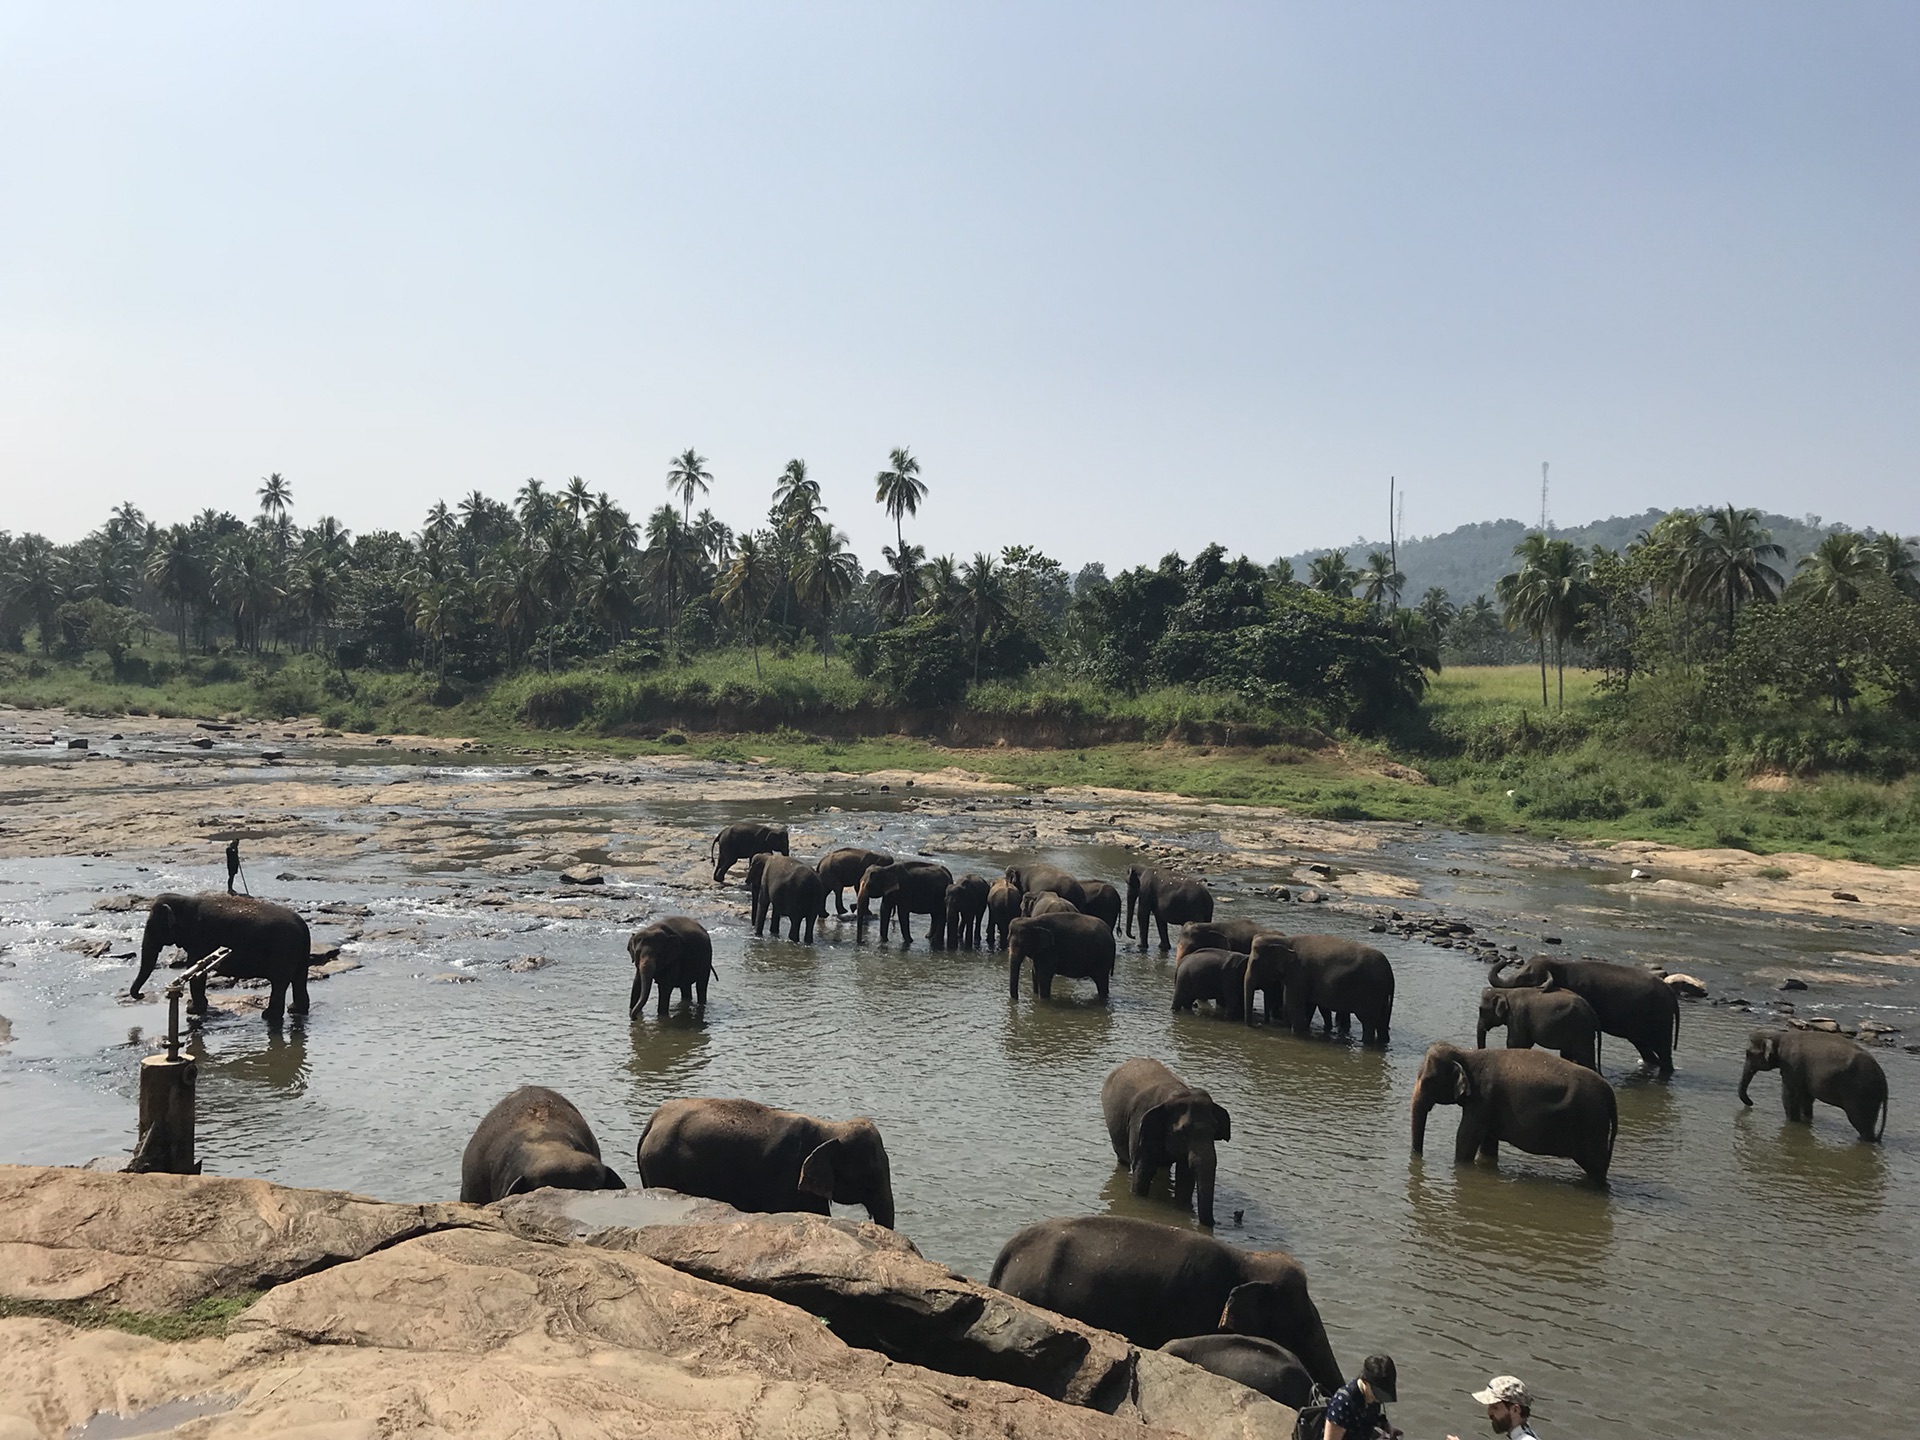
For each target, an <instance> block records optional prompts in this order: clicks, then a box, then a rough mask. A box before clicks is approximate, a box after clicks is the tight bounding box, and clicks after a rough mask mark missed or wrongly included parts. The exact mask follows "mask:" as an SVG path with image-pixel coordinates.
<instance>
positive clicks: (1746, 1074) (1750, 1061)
mask: <svg viewBox="0 0 1920 1440" xmlns="http://www.w3.org/2000/svg"><path fill="white" fill-rule="evenodd" d="M1759 1073H1760V1064H1759V1062H1758V1061H1757V1060H1755V1059H1754V1058H1753V1057H1752V1056H1751V1055H1749V1056H1748V1057H1747V1063H1746V1064H1745V1065H1743V1066H1742V1067H1741V1068H1740V1103H1741V1104H1742V1105H1751V1104H1753V1101H1752V1100H1751V1099H1749V1098H1748V1096H1747V1086H1749V1085H1751V1084H1752V1083H1753V1077H1754V1076H1756V1075H1758V1074H1759Z"/></svg>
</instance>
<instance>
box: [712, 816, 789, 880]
mask: <svg viewBox="0 0 1920 1440" xmlns="http://www.w3.org/2000/svg"><path fill="white" fill-rule="evenodd" d="M707 853H708V854H709V855H711V856H712V857H713V883H714V884H716V885H724V884H725V883H726V880H727V871H729V870H731V869H732V868H733V862H734V861H736V860H751V859H752V858H753V857H754V856H756V855H785V854H786V853H787V827H786V826H784V825H753V824H747V823H745V822H742V823H741V824H738V825H728V826H726V827H725V828H724V829H722V830H721V831H720V833H719V834H717V835H715V836H714V837H713V839H712V840H710V841H708V842H707Z"/></svg>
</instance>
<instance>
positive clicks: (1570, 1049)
mask: <svg viewBox="0 0 1920 1440" xmlns="http://www.w3.org/2000/svg"><path fill="white" fill-rule="evenodd" d="M1502 1026H1505V1027H1506V1031H1507V1048H1508V1049H1509V1050H1528V1049H1531V1048H1532V1047H1533V1046H1535V1045H1540V1046H1544V1047H1545V1048H1546V1049H1548V1050H1557V1051H1559V1052H1560V1058H1561V1059H1562V1060H1571V1061H1572V1062H1573V1063H1574V1064H1576V1065H1584V1066H1586V1067H1587V1068H1588V1069H1589V1070H1598V1069H1599V1068H1600V1017H1599V1016H1597V1015H1595V1014H1594V1013H1593V1007H1592V1006H1591V1005H1589V1004H1587V1002H1586V1001H1584V1000H1582V999H1581V998H1580V997H1579V996H1578V995H1576V994H1574V993H1573V992H1572V991H1571V990H1524V989H1516V990H1497V989H1495V988H1494V987H1493V986H1491V985H1489V986H1488V987H1487V988H1486V989H1484V990H1482V991H1481V992H1480V1030H1479V1035H1478V1038H1477V1039H1475V1041H1474V1044H1475V1045H1476V1046H1477V1047H1478V1048H1479V1049H1482V1050H1484V1049H1486V1048H1487V1032H1488V1031H1489V1030H1498V1029H1500V1028H1501V1027H1502Z"/></svg>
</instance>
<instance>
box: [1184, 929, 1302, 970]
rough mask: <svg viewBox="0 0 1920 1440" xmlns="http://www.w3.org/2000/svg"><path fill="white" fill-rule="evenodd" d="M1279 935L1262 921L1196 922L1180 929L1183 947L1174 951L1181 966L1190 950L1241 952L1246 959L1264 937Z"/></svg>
mask: <svg viewBox="0 0 1920 1440" xmlns="http://www.w3.org/2000/svg"><path fill="white" fill-rule="evenodd" d="M1279 933H1280V932H1279V931H1278V930H1275V929H1274V928H1273V927H1272V926H1270V925H1262V924H1261V923H1260V922H1259V921H1258V920H1193V921H1189V922H1188V923H1187V924H1185V925H1182V926H1181V927H1180V943H1179V944H1178V945H1177V946H1175V947H1174V951H1173V958H1174V961H1175V963H1176V964H1177V963H1178V962H1179V960H1180V957H1181V956H1183V955H1185V954H1186V953H1187V952H1188V951H1189V950H1237V951H1239V952H1240V953H1241V954H1242V955H1245V954H1247V953H1249V952H1250V951H1251V950H1252V949H1253V942H1254V941H1256V940H1258V939H1259V938H1260V937H1261V936H1262V935H1278V934H1279Z"/></svg>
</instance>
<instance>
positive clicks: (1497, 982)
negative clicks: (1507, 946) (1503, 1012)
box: [1487, 960, 1520, 990]
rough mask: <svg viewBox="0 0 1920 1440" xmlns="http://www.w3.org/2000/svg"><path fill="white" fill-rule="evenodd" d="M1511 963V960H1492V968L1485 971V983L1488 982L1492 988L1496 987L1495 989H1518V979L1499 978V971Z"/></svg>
mask: <svg viewBox="0 0 1920 1440" xmlns="http://www.w3.org/2000/svg"><path fill="white" fill-rule="evenodd" d="M1512 963H1513V962H1512V961H1511V960H1496V961H1494V962H1493V968H1492V969H1491V970H1489V971H1487V984H1489V985H1491V986H1493V988H1494V989H1496V990H1517V989H1519V987H1520V982H1519V981H1517V980H1502V979H1501V978H1500V972H1501V971H1502V970H1504V969H1506V968H1507V966H1509V965H1511V964H1512Z"/></svg>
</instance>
